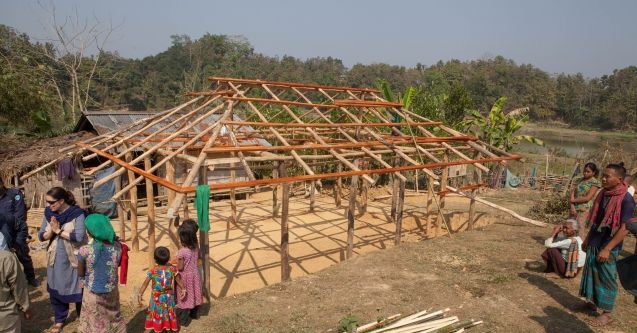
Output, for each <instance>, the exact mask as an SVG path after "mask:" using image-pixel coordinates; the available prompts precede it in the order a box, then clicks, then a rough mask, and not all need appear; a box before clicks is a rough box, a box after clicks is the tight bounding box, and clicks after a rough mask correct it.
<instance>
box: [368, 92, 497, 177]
mask: <svg viewBox="0 0 637 333" xmlns="http://www.w3.org/2000/svg"><path fill="white" fill-rule="evenodd" d="M371 94H372V96H374V97H375V98H376V99H378V100H381V101H384V99H382V98H380V97H379V96H378V95H376V94H375V93H371ZM387 109H389V110H392V111H393V112H394V113H396V114H398V115H400V116H402V117H405V120H407V121H411V122H413V120H411V117H410V116H409V115H408V114H406V113H405V112H400V111H399V110H398V109H396V108H387ZM438 127H440V126H438ZM416 128H417V129H418V130H419V131H421V132H423V133H425V134H427V135H429V136H433V134H432V133H431V132H429V131H428V130H427V129H425V128H423V127H422V126H416ZM449 134H452V133H449ZM452 135H454V136H456V134H452ZM441 144H442V146H444V147H445V148H448V149H449V150H451V151H452V152H453V153H454V154H456V155H457V156H459V157H460V158H462V159H463V160H466V161H470V160H471V158H470V157H468V156H467V155H465V154H463V153H462V152H461V151H459V150H457V149H455V148H454V147H452V146H451V145H450V144H448V143H446V142H443V143H441ZM474 166H475V167H477V168H479V169H480V170H482V171H484V172H489V168H487V167H485V166H484V165H482V164H479V163H476V164H474Z"/></svg>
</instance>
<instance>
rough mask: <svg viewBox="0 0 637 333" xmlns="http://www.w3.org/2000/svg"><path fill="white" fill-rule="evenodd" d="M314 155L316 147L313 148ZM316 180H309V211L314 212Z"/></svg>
mask: <svg viewBox="0 0 637 333" xmlns="http://www.w3.org/2000/svg"><path fill="white" fill-rule="evenodd" d="M314 155H316V149H314ZM315 192H316V181H314V180H312V181H310V212H314V205H315V202H316V197H315V195H316V193H315Z"/></svg>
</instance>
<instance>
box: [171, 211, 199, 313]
mask: <svg viewBox="0 0 637 333" xmlns="http://www.w3.org/2000/svg"><path fill="white" fill-rule="evenodd" d="M184 222H185V221H184ZM178 232H179V241H180V242H181V246H182V247H181V248H180V249H179V251H178V252H177V270H178V271H179V275H180V276H181V280H182V282H183V288H184V289H185V291H186V297H185V298H184V299H180V300H178V301H177V309H176V310H177V318H178V319H179V324H180V325H182V326H188V325H189V324H190V321H191V320H192V319H197V318H198V313H197V312H198V310H199V306H200V305H201V303H202V297H201V276H200V275H199V269H198V268H197V260H198V259H199V247H198V246H197V244H198V242H197V230H196V229H195V228H193V227H192V225H191V223H183V224H182V225H180V226H179V229H178ZM177 291H178V292H180V287H179V286H178V287H177Z"/></svg>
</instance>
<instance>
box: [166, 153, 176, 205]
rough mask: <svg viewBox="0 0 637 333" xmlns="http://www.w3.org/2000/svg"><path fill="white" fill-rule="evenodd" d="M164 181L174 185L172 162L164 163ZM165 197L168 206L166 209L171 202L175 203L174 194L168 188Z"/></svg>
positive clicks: (173, 166) (173, 165)
mask: <svg viewBox="0 0 637 333" xmlns="http://www.w3.org/2000/svg"><path fill="white" fill-rule="evenodd" d="M166 180H168V181H169V182H171V183H173V184H175V164H174V162H173V161H172V160H168V162H166ZM166 191H167V192H168V193H167V196H168V204H167V207H171V206H172V204H173V201H175V192H174V191H173V190H171V189H169V188H166Z"/></svg>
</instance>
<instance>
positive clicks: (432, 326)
mask: <svg viewBox="0 0 637 333" xmlns="http://www.w3.org/2000/svg"><path fill="white" fill-rule="evenodd" d="M447 312H449V309H444V310H439V311H435V312H428V311H427V310H424V311H420V312H417V313H414V314H412V315H409V316H406V317H403V318H401V315H399V314H398V315H393V316H390V317H388V318H386V319H383V320H379V321H376V322H373V323H369V324H365V325H362V326H360V327H358V328H357V329H356V330H355V331H353V332H356V333H416V332H429V333H443V332H444V333H454V332H464V331H466V330H467V329H469V328H471V327H474V326H477V325H480V324H482V321H475V320H473V319H471V320H462V321H461V320H460V319H459V318H458V317H457V316H447Z"/></svg>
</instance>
